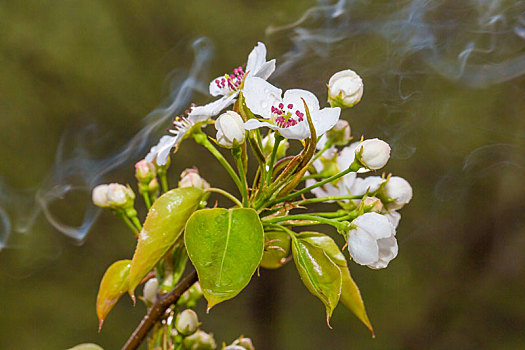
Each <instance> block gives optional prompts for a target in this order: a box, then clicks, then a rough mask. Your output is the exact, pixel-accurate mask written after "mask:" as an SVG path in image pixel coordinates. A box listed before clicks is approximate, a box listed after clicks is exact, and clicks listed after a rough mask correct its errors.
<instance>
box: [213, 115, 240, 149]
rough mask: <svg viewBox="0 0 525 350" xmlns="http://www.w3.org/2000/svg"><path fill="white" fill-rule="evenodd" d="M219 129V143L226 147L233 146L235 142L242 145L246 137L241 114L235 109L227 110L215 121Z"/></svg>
mask: <svg viewBox="0 0 525 350" xmlns="http://www.w3.org/2000/svg"><path fill="white" fill-rule="evenodd" d="M215 129H217V137H216V139H217V143H218V144H219V145H221V146H223V147H226V148H232V147H233V146H234V144H237V145H241V144H243V143H244V138H245V137H246V130H245V129H244V126H243V120H242V118H241V116H240V115H239V114H238V113H236V112H234V111H227V112H226V113H223V114H221V115H220V116H219V118H217V120H216V121H215Z"/></svg>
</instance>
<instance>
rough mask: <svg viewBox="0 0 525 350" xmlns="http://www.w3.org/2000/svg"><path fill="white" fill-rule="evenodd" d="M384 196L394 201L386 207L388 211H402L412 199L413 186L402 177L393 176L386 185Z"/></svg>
mask: <svg viewBox="0 0 525 350" xmlns="http://www.w3.org/2000/svg"><path fill="white" fill-rule="evenodd" d="M384 194H385V195H386V196H387V197H389V198H391V199H393V200H394V201H393V202H390V203H388V204H387V205H386V206H387V208H388V209H401V208H402V207H403V206H404V205H405V204H407V203H408V202H410V200H411V199H412V186H410V184H409V183H408V181H407V180H405V179H403V178H402V177H399V176H392V177H390V179H389V180H388V182H387V183H386V184H385V189H384Z"/></svg>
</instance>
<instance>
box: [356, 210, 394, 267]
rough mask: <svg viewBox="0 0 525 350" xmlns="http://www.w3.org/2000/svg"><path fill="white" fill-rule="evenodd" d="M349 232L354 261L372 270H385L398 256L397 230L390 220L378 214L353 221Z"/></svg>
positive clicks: (370, 214)
mask: <svg viewBox="0 0 525 350" xmlns="http://www.w3.org/2000/svg"><path fill="white" fill-rule="evenodd" d="M352 225H353V226H355V228H354V229H352V230H350V231H349V232H348V251H349V252H350V255H351V256H352V258H353V259H354V261H355V262H356V263H358V264H360V265H366V266H368V267H370V268H371V269H383V268H385V267H387V266H388V263H389V262H390V261H391V260H392V259H394V258H395V257H396V256H397V251H398V247H397V240H396V236H395V234H396V230H395V228H394V226H393V225H392V223H391V222H390V220H389V219H388V218H386V217H385V216H384V215H381V214H378V213H365V214H363V215H361V216H359V217H358V218H357V219H355V220H354V221H352Z"/></svg>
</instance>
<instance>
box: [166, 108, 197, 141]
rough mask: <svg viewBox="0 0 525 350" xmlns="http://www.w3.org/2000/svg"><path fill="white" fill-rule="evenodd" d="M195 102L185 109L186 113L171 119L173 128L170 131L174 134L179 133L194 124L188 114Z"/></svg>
mask: <svg viewBox="0 0 525 350" xmlns="http://www.w3.org/2000/svg"><path fill="white" fill-rule="evenodd" d="M194 107H195V104H194V103H192V104H191V106H190V108H189V109H187V110H185V111H184V114H181V115H179V116H176V117H175V118H173V119H172V120H171V125H172V129H171V130H169V129H168V132H170V133H172V134H178V133H179V132H186V130H188V129H189V128H191V126H192V125H193V123H192V121H191V120H189V119H188V115H189V114H190V113H191V110H192V108H194Z"/></svg>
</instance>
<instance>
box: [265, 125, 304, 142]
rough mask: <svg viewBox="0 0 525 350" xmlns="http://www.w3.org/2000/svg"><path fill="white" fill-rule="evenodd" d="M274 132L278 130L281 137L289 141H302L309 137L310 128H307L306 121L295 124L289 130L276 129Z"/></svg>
mask: <svg viewBox="0 0 525 350" xmlns="http://www.w3.org/2000/svg"><path fill="white" fill-rule="evenodd" d="M274 130H279V132H280V133H281V135H283V136H284V137H285V138H287V139H289V140H303V139H306V138H308V137H310V128H309V127H308V123H307V122H306V121H303V122H301V123H297V124H295V125H294V126H290V127H289V128H279V127H278V128H276V129H274Z"/></svg>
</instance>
